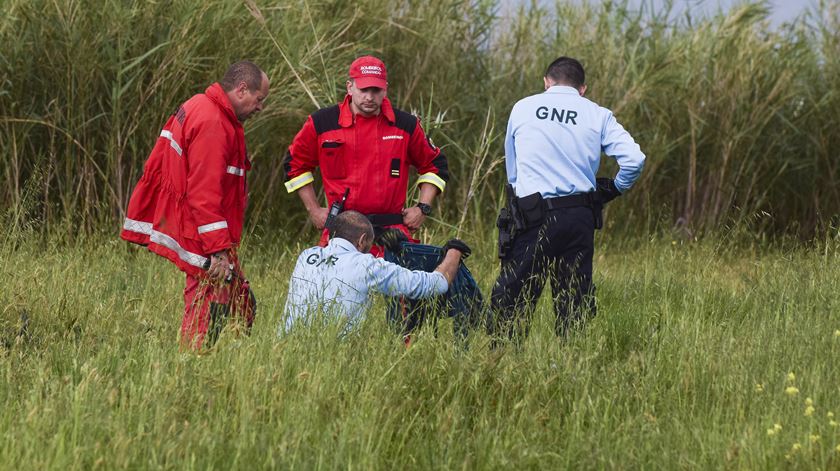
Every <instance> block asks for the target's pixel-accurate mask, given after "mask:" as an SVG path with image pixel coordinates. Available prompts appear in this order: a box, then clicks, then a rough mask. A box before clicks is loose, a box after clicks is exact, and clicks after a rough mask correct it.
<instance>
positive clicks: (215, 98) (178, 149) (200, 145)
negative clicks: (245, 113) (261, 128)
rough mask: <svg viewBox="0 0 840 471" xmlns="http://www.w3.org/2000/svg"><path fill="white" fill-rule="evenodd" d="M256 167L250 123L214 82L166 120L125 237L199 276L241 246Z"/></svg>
mask: <svg viewBox="0 0 840 471" xmlns="http://www.w3.org/2000/svg"><path fill="white" fill-rule="evenodd" d="M250 168H251V163H250V161H249V160H248V157H247V152H246V150H245V133H244V130H243V128H242V124H241V123H240V122H239V121H238V120H237V118H236V114H235V113H234V111H233V107H232V106H231V104H230V101H229V100H228V98H227V95H226V94H225V92H224V90H223V89H222V87H221V86H220V85H219V84H218V83H214V84H213V85H211V86H209V87H208V88H207V90H205V91H204V93H203V94H198V95H195V96H193V97H192V98H190V99H189V100H187V102H185V103H184V104H183V105H181V106H180V107H179V108H178V111H177V112H176V113H175V114H174V115H173V116H171V117H170V118H169V120H168V121H167V122H166V125H165V126H164V128H163V130H162V131H161V132H160V137H159V138H158V140H157V143H156V144H155V147H154V149H152V153H151V155H149V159H148V160H147V161H146V165H145V167H144V169H143V176H142V177H141V178H140V181H139V182H138V183H137V186H136V187H135V188H134V192H133V193H132V195H131V199H130V200H129V203H128V210H127V212H126V219H125V222H124V223H123V228H122V232H121V234H120V236H121V237H122V238H123V239H125V240H127V241H129V242H134V243H136V244H140V245H145V246H147V247H148V248H149V250H151V251H152V252H155V253H157V254H159V255H161V256H163V257H166V258H167V259H169V260H171V261H172V262H173V263H175V265H177V266H178V268H180V269H181V270H183V271H184V272H186V273H187V274H190V275H192V276H199V275H200V274H201V273H203V269H202V268H203V267H204V265H205V263H206V262H207V260H208V259H207V257H208V256H209V255H210V254H212V253H215V252H218V251H220V250H223V249H227V248H230V247H235V246H237V245H238V244H239V240H240V237H241V236H242V224H243V219H244V216H245V207H246V205H247V202H248V191H247V184H246V181H245V174H246V172H247V171H248V170H249V169H250Z"/></svg>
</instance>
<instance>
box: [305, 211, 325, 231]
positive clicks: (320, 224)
mask: <svg viewBox="0 0 840 471" xmlns="http://www.w3.org/2000/svg"><path fill="white" fill-rule="evenodd" d="M328 214H329V210H327V208H322V207H320V206H319V207H317V208H315V209H313V210H311V211H309V220H310V221H311V222H312V225H314V226H315V228H316V229H318V230H319V231H321V230H323V229H324V225H325V224H326V223H327V215H328Z"/></svg>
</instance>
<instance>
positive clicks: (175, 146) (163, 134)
mask: <svg viewBox="0 0 840 471" xmlns="http://www.w3.org/2000/svg"><path fill="white" fill-rule="evenodd" d="M160 137H163V138H166V139H169V147H172V148H173V149H175V152H177V153H178V155H181V154H182V153H183V151H182V150H181V146H180V144H178V141H176V140H175V137H173V136H172V131H167V130H166V129H164V130H163V131H161V132H160Z"/></svg>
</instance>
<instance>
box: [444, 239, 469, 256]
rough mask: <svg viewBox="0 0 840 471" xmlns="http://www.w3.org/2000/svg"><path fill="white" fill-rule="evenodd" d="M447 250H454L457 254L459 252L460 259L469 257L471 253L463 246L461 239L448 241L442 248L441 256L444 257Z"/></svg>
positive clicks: (465, 245)
mask: <svg viewBox="0 0 840 471" xmlns="http://www.w3.org/2000/svg"><path fill="white" fill-rule="evenodd" d="M449 249H455V250H458V251H459V252H461V254H462V255H461V258H462V259H464V258H467V257H469V256H470V254H471V253H472V250H471V249H470V246H468V245H467V244H465V243H464V241H463V240H461V239H449V242H447V243H446V245H444V246H443V256H444V257H445V256H446V252H448V251H449Z"/></svg>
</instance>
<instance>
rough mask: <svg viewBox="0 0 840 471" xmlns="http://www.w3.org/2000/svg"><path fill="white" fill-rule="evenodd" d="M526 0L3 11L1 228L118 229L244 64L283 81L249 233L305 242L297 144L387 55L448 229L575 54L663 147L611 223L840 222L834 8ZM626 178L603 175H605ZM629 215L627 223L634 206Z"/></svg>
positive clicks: (839, 25)
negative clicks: (294, 156) (437, 173)
mask: <svg viewBox="0 0 840 471" xmlns="http://www.w3.org/2000/svg"><path fill="white" fill-rule="evenodd" d="M515 5H516V4H515V3H513V4H512V3H510V2H498V1H490V0H473V1H457V0H431V1H428V2H413V1H397V2H393V1H387V2H386V1H383V0H358V1H356V0H354V1H352V2H350V1H331V2H319V1H312V0H303V1H300V0H288V1H278V2H260V1H256V0H253V1H251V0H247V1H244V2H239V1H225V2H206V1H195V0H183V1H179V2H174V3H169V2H149V1H111V0H25V1H24V0H6V1H4V2H2V5H0V13H2V15H0V18H2V19H0V41H2V44H3V48H2V50H0V179H2V183H3V184H2V188H0V201H2V205H3V207H5V208H7V211H6V213H7V214H5V217H6V221H5V222H6V225H7V226H15V225H21V224H29V225H35V226H36V227H38V228H39V229H40V230H39V232H40V233H50V232H51V231H52V229H53V228H55V231H56V232H59V233H64V232H67V229H72V231H73V232H74V233H77V232H80V231H81V232H90V231H92V230H96V229H107V230H109V231H112V230H113V229H114V228H115V227H117V226H118V224H119V221H120V219H121V215H122V211H123V210H124V208H125V206H126V202H127V199H128V197H129V195H130V191H131V189H132V187H133V185H134V184H135V183H136V181H137V179H138V178H139V174H140V172H141V171H142V164H143V162H144V160H145V158H146V157H147V155H148V152H149V151H150V149H151V147H152V144H153V142H154V139H155V136H157V134H158V132H159V129H160V127H161V126H162V124H163V122H164V121H165V119H166V118H167V116H168V115H169V114H170V113H171V112H172V111H173V110H174V109H175V108H176V107H177V106H178V104H179V103H180V102H182V101H183V100H185V99H186V98H188V97H189V96H191V95H192V94H194V93H197V92H199V91H203V89H204V87H205V86H206V85H208V84H209V83H211V82H213V81H214V80H216V79H217V78H218V77H219V76H220V75H221V74H222V73H223V71H224V70H225V68H226V66H227V65H228V64H229V63H230V62H232V61H235V60H238V59H241V58H249V59H252V60H254V61H256V62H257V63H259V64H261V65H262V66H263V67H264V68H266V69H267V71H268V72H269V75H270V77H271V80H272V88H271V96H270V98H269V105H268V107H267V109H266V110H265V111H264V112H263V114H262V115H261V116H260V117H258V118H256V119H255V120H253V122H250V123H249V124H248V125H247V129H246V133H247V136H248V143H249V150H250V152H251V155H252V158H253V160H254V164H255V165H254V171H253V172H252V177H251V180H250V183H251V189H252V205H251V208H250V218H251V219H250V220H251V221H252V223H251V224H250V225H249V227H251V228H256V229H257V231H261V232H264V233H277V232H291V233H293V234H294V233H297V232H298V231H299V230H301V228H302V227H303V224H304V221H305V218H304V217H303V214H302V210H301V208H300V205H299V204H298V202H297V201H296V199H295V198H294V197H293V196H288V195H286V193H285V190H284V188H283V186H282V181H283V175H282V169H281V166H280V160H281V158H282V154H283V153H284V151H285V148H286V146H288V144H289V142H290V141H291V138H292V137H293V135H294V133H295V132H296V131H297V130H298V129H299V127H300V126H301V124H302V122H303V120H304V119H305V117H306V115H307V114H308V113H310V112H312V111H314V110H315V109H316V108H317V107H318V106H325V105H329V104H332V103H335V102H337V101H338V100H340V99H341V98H342V96H343V91H342V90H343V83H344V80H345V76H346V68H347V66H348V64H349V63H350V61H351V60H352V59H353V58H354V57H355V56H357V55H360V54H363V53H372V54H377V55H379V56H381V57H382V58H383V59H384V60H385V62H386V64H387V65H388V68H389V79H390V82H391V87H390V90H389V94H390V96H391V98H392V99H393V100H394V101H395V102H396V104H397V105H398V106H400V107H401V108H403V109H408V110H412V111H414V112H416V113H419V114H420V115H421V116H422V118H423V121H424V125H425V127H426V128H427V131H428V132H429V134H430V135H431V136H432V137H433V138H434V140H435V142H436V143H437V144H438V145H442V146H443V147H444V148H445V150H446V153H447V155H448V156H449V158H450V166H451V168H452V174H453V181H452V184H451V185H450V187H449V189H450V190H449V192H448V193H447V195H446V197H445V198H446V199H445V202H444V204H443V205H442V206H443V213H442V219H443V220H446V221H448V222H449V223H450V224H453V225H455V224H457V225H459V226H462V227H467V226H465V223H467V222H469V223H470V225H469V227H479V228H491V227H492V219H493V217H494V216H495V211H496V208H497V207H498V204H499V201H500V196H499V195H500V192H501V186H502V185H501V183H502V181H503V179H504V175H503V166H500V165H498V164H499V161H500V159H502V158H503V150H502V140H503V131H504V127H505V123H506V119H507V113H508V111H509V109H510V107H511V106H512V104H513V103H514V102H515V101H516V100H517V99H519V98H521V97H522V96H524V95H527V94H531V93H535V92H539V91H540V90H541V88H540V87H541V81H540V78H541V75H542V72H543V68H544V67H545V65H546V64H547V63H548V62H550V61H551V60H552V59H553V58H555V57H556V56H558V55H561V54H562V55H571V56H575V57H578V58H580V59H581V60H582V61H583V63H584V65H585V67H586V69H587V73H588V82H589V85H590V93H589V96H590V97H591V98H593V99H594V100H595V101H597V102H599V103H601V104H602V105H604V106H607V107H609V108H612V109H613V110H614V111H615V113H616V115H617V116H618V118H619V120H620V121H621V122H622V123H623V124H624V125H625V126H626V127H627V128H628V129H629V130H630V131H631V133H632V134H633V135H634V136H635V137H636V139H637V140H638V141H639V142H640V144H641V146H642V149H643V150H644V151H645V152H646V153H647V155H648V162H647V168H646V169H645V172H644V173H643V175H642V177H641V180H640V181H639V182H638V186H637V187H636V189H634V191H633V192H632V193H631V194H628V195H627V197H626V198H623V200H624V201H623V203H622V205H623V209H622V211H619V212H616V214H614V215H611V220H612V221H613V230H621V229H622V228H623V227H632V228H633V229H634V230H635V229H636V228H644V229H647V230H654V229H657V228H664V229H672V228H676V229H677V230H678V231H679V232H680V233H682V234H684V235H686V236H689V237H690V236H693V235H697V234H701V233H703V232H707V231H709V230H715V229H718V228H720V227H722V226H731V225H737V224H748V225H749V226H750V227H751V228H752V229H753V230H755V231H763V232H766V233H779V232H792V233H797V234H801V235H804V236H811V235H814V234H815V233H822V232H824V231H826V230H830V228H831V227H832V224H834V225H835V226H836V224H835V223H836V220H837V219H836V218H837V215H838V213H840V185H837V182H838V175H840V173H839V172H840V169H838V165H840V164H838V162H840V160H838V159H837V149H838V148H840V133H838V132H836V129H838V127H840V83H839V82H838V81H840V38H838V33H837V31H838V30H840V7H838V4H837V3H836V2H821V3H820V4H819V5H817V6H816V8H815V9H812V10H811V11H810V12H809V14H808V15H806V16H805V17H803V18H801V19H800V20H799V21H797V22H795V23H793V24H790V25H785V26H783V27H781V28H778V29H774V28H771V27H770V25H769V22H768V20H767V13H768V10H767V6H766V4H764V3H762V2H754V3H749V4H745V5H743V6H741V7H738V8H736V9H734V10H732V11H731V12H729V13H727V14H726V15H719V16H716V17H712V18H708V19H704V18H690V17H684V16H676V17H675V16H674V15H673V14H670V13H669V11H649V10H647V9H643V10H641V11H634V10H631V9H629V8H628V4H627V3H626V2H622V1H605V2H602V3H597V2H574V3H572V2H568V3H567V2H557V3H556V4H554V5H548V6H546V3H544V2H531V3H527V2H523V4H522V5H521V6H518V7H516V6H515ZM613 170H614V166H610V165H606V166H605V169H604V173H605V174H609V173H610V172H612V171H613ZM619 213H620V214H619Z"/></svg>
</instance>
